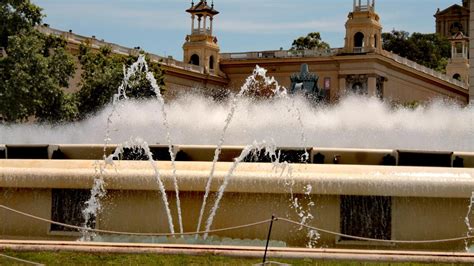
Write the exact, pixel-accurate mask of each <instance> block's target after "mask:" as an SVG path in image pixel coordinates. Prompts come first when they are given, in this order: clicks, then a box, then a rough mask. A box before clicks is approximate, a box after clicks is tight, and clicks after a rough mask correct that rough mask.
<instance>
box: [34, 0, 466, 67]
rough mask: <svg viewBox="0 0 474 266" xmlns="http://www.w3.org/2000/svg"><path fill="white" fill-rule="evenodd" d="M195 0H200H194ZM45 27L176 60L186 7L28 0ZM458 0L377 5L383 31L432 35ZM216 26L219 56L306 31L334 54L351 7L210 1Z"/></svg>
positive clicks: (284, 0) (395, 0)
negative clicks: (437, 16)
mask: <svg viewBox="0 0 474 266" xmlns="http://www.w3.org/2000/svg"><path fill="white" fill-rule="evenodd" d="M195 1H198V0H195ZM33 2H34V3H36V4H37V5H39V6H41V7H43V8H44V13H45V14H46V15H47V17H46V18H45V22H46V23H48V24H50V25H51V27H53V28H57V29H62V30H69V29H71V30H72V31H73V32H75V33H77V34H81V35H85V36H92V35H95V36H96V37H97V38H98V39H104V40H106V41H108V42H113V43H117V44H121V45H124V46H128V47H135V46H140V47H141V48H143V49H145V50H146V51H148V52H152V53H155V54H159V55H162V56H169V55H171V56H173V57H175V58H176V59H179V60H181V59H182V48H181V47H182V45H183V42H184V39H185V37H186V34H188V33H189V31H190V28H191V24H190V23H191V20H190V18H189V16H188V14H187V13H186V12H185V11H184V10H186V9H187V8H189V6H190V2H191V1H190V0H189V1H188V0H33ZM455 3H461V0H377V1H376V11H377V12H378V14H379V15H380V17H381V22H382V25H383V26H384V31H390V30H392V29H394V28H395V29H403V30H406V31H409V32H424V33H428V32H434V30H435V22H434V17H433V14H434V13H435V12H436V10H437V8H438V7H439V8H441V9H444V8H446V7H449V6H450V5H452V4H455ZM215 7H216V9H217V10H218V11H220V12H221V13H220V14H219V15H218V16H217V17H216V19H215V21H214V27H215V35H217V38H218V40H219V44H220V47H221V51H222V52H243V51H256V50H273V49H279V48H280V47H283V48H284V49H288V48H289V47H290V45H291V43H292V41H293V40H294V39H295V38H297V37H299V36H303V35H306V34H307V33H308V32H313V31H319V32H321V35H322V38H323V40H325V41H326V42H328V43H329V44H330V45H331V46H332V47H341V46H343V42H344V31H345V29H344V23H345V21H346V19H347V14H348V12H349V11H351V9H352V0H215Z"/></svg>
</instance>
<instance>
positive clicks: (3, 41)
mask: <svg viewBox="0 0 474 266" xmlns="http://www.w3.org/2000/svg"><path fill="white" fill-rule="evenodd" d="M42 18H43V15H42V14H41V8H40V7H38V6H36V5H34V4H32V3H31V1H30V0H2V1H0V46H2V47H5V48H8V37H9V36H12V35H16V34H17V33H18V32H20V31H22V30H31V29H32V28H33V27H34V26H36V25H38V24H40V23H41V19H42Z"/></svg>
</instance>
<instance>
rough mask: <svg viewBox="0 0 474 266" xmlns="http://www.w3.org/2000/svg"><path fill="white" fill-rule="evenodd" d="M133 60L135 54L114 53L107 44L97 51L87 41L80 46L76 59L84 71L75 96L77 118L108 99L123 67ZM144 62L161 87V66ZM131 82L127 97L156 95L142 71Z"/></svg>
mask: <svg viewBox="0 0 474 266" xmlns="http://www.w3.org/2000/svg"><path fill="white" fill-rule="evenodd" d="M136 60H137V57H134V56H123V55H118V54H113V53H112V51H111V49H110V48H109V47H102V48H101V49H100V50H99V51H98V52H94V51H92V49H91V48H90V47H89V46H88V45H87V44H86V45H81V47H80V53H79V61H80V63H81V66H82V70H83V73H82V76H81V83H80V86H81V90H80V91H79V92H78V93H77V95H76V97H77V100H78V109H79V114H80V115H79V118H81V119H83V118H85V117H87V116H88V115H90V114H93V113H95V112H97V111H99V110H100V109H101V108H103V107H104V106H105V105H106V104H108V103H110V102H111V100H112V97H113V95H114V94H115V93H117V89H118V88H119V86H120V85H121V83H122V81H123V78H124V73H123V68H124V66H125V67H128V66H130V65H131V64H133V63H134V62H135V61H136ZM147 62H148V65H149V70H150V71H151V72H152V73H153V75H154V77H155V79H156V80H157V83H158V85H159V86H160V88H162V89H163V88H164V78H163V72H162V70H161V67H160V65H159V64H157V63H151V62H150V61H149V60H147ZM130 81H131V82H130V86H129V87H128V88H126V95H127V97H129V98H136V99H143V98H150V97H154V96H156V95H155V93H154V91H153V89H152V87H151V84H150V83H149V82H148V81H147V80H146V78H145V72H143V71H142V72H139V73H138V74H137V75H136V76H133V77H132V78H131V80H130Z"/></svg>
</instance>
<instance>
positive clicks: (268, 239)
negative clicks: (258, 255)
mask: <svg viewBox="0 0 474 266" xmlns="http://www.w3.org/2000/svg"><path fill="white" fill-rule="evenodd" d="M275 220H276V219H275V215H272V220H271V222H270V228H269V229H268V236H267V244H266V245H265V254H263V265H265V262H266V261H267V251H268V244H269V243H270V236H271V234H272V227H273V221H275Z"/></svg>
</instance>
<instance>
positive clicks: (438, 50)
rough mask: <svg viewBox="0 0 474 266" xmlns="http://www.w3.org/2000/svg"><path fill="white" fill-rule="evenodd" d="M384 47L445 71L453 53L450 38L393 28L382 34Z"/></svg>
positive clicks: (419, 62)
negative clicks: (411, 32)
mask: <svg viewBox="0 0 474 266" xmlns="http://www.w3.org/2000/svg"><path fill="white" fill-rule="evenodd" d="M382 39H383V49H384V50H387V51H391V52H393V53H395V54H398V55H400V56H402V57H406V58H408V59H410V60H413V61H415V62H417V63H418V64H421V65H424V66H426V67H429V68H432V69H435V70H438V71H442V72H444V71H445V69H446V65H447V62H448V59H449V57H450V53H451V44H450V42H449V40H448V39H446V38H444V37H442V36H440V35H438V34H435V33H430V34H423V33H413V34H411V35H410V33H408V32H406V31H396V30H393V31H392V32H389V33H383V34H382Z"/></svg>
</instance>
